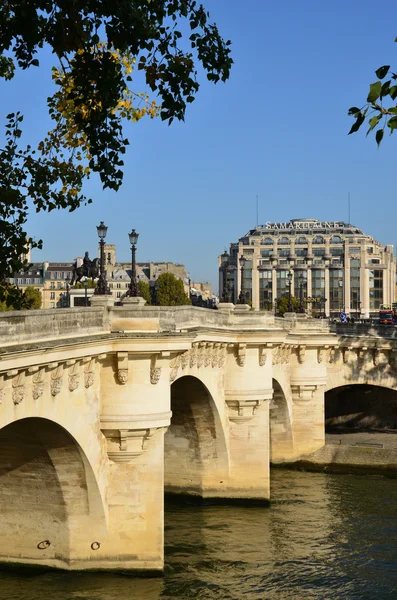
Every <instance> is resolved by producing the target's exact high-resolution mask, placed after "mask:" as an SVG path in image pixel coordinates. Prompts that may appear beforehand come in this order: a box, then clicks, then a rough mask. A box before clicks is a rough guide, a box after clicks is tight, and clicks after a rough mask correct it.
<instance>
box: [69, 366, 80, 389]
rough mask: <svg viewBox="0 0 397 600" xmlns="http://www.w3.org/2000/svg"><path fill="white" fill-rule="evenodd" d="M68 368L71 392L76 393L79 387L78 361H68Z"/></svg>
mask: <svg viewBox="0 0 397 600" xmlns="http://www.w3.org/2000/svg"><path fill="white" fill-rule="evenodd" d="M66 366H67V367H69V369H68V379H69V391H70V392H74V391H75V390H77V388H78V387H79V383H80V378H79V363H78V362H77V361H76V360H67V361H66Z"/></svg>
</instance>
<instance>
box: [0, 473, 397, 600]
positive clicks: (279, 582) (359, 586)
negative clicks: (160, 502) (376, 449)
mask: <svg viewBox="0 0 397 600" xmlns="http://www.w3.org/2000/svg"><path fill="white" fill-rule="evenodd" d="M396 527H397V480H394V479H386V478H385V479H383V478H370V477H364V476H353V475H330V474H316V473H300V472H293V471H284V470H281V469H280V470H275V471H273V472H272V504H271V507H270V508H261V507H256V508H254V507H249V508H248V507H247V508H243V507H219V506H213V507H208V506H207V507H204V508H201V507H197V506H185V507H181V506H178V507H176V506H170V507H168V508H167V511H166V573H165V577H164V579H132V578H130V577H126V576H120V575H106V574H101V575H98V574H88V573H87V574H66V573H65V574H59V573H47V574H43V575H34V576H29V577H27V576H24V577H20V576H16V575H10V574H5V573H3V574H1V573H0V599H1V600H3V599H4V600H36V598H40V600H83V599H84V600H87V599H89V600H94V599H95V600H143V599H144V600H157V599H162V600H170V599H177V598H178V599H188V598H196V599H201V598H202V599H204V598H205V599H206V600H218V599H219V600H229V599H230V600H241V599H243V598H244V600H259V599H260V600H263V599H268V600H279V599H283V600H284V599H289V598H291V599H294V600H300V599H304V600H320V599H324V600H325V599H330V598H332V599H343V600H346V599H349V600H350V599H360V600H366V599H368V600H370V599H371V600H372V599H373V598H377V599H382V598H392V597H395V595H396V594H397V575H396V572H395V564H396V562H397V536H396Z"/></svg>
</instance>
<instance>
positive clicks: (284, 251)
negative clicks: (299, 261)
mask: <svg viewBox="0 0 397 600" xmlns="http://www.w3.org/2000/svg"><path fill="white" fill-rule="evenodd" d="M290 254H291V248H280V249H279V251H278V255H279V256H289V255H290Z"/></svg>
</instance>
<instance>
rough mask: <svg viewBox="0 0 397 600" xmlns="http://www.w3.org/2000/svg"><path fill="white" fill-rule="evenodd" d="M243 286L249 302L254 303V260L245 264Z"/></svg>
mask: <svg viewBox="0 0 397 600" xmlns="http://www.w3.org/2000/svg"><path fill="white" fill-rule="evenodd" d="M243 285H244V292H245V297H246V298H247V302H252V260H247V261H246V262H245V267H244V281H243Z"/></svg>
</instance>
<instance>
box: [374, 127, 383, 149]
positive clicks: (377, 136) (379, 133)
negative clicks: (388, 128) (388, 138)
mask: <svg viewBox="0 0 397 600" xmlns="http://www.w3.org/2000/svg"><path fill="white" fill-rule="evenodd" d="M382 138H383V129H378V131H377V132H376V134H375V139H376V143H377V144H378V147H379V144H380V143H381V141H382Z"/></svg>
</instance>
